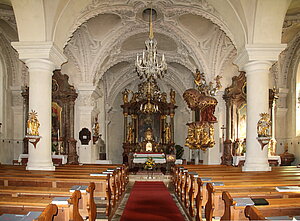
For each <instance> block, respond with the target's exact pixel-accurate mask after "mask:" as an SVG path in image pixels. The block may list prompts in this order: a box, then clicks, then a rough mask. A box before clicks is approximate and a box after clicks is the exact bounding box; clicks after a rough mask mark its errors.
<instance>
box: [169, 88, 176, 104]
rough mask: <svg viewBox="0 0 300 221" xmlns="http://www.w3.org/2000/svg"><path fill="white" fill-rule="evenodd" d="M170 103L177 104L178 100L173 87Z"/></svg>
mask: <svg viewBox="0 0 300 221" xmlns="http://www.w3.org/2000/svg"><path fill="white" fill-rule="evenodd" d="M170 103H171V104H175V103H176V100H175V91H174V90H173V89H172V88H171V90H170Z"/></svg>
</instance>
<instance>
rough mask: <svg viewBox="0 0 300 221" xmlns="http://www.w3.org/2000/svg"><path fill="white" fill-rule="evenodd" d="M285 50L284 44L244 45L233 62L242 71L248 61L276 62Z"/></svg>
mask: <svg viewBox="0 0 300 221" xmlns="http://www.w3.org/2000/svg"><path fill="white" fill-rule="evenodd" d="M285 48H286V44H246V45H245V48H244V49H243V50H242V52H241V53H240V54H239V55H238V57H237V58H236V59H235V61H234V62H235V64H237V65H238V66H239V68H240V69H243V68H244V66H245V65H246V64H247V63H248V62H250V61H277V60H278V55H279V54H280V53H281V52H282V51H283V50H284V49H285Z"/></svg>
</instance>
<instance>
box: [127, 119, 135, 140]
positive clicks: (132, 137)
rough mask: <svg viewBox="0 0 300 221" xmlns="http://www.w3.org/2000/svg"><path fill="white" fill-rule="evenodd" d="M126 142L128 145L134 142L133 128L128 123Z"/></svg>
mask: <svg viewBox="0 0 300 221" xmlns="http://www.w3.org/2000/svg"><path fill="white" fill-rule="evenodd" d="M127 142H128V143H133V142H134V134H133V127H132V124H131V123H129V125H128V134H127Z"/></svg>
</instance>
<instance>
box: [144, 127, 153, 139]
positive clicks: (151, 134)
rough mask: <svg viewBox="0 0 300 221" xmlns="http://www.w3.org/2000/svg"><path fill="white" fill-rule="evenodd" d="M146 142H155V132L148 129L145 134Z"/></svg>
mask: <svg viewBox="0 0 300 221" xmlns="http://www.w3.org/2000/svg"><path fill="white" fill-rule="evenodd" d="M145 140H146V141H153V132H152V129H151V128H148V129H147V130H146V132H145Z"/></svg>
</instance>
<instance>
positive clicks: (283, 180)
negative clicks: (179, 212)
mask: <svg viewBox="0 0 300 221" xmlns="http://www.w3.org/2000/svg"><path fill="white" fill-rule="evenodd" d="M173 173H174V176H173V182H174V186H175V192H176V195H177V197H178V198H179V200H180V202H181V204H182V205H183V206H184V207H185V208H186V211H187V212H188V214H189V216H190V218H191V219H195V220H202V214H203V213H204V214H205V218H206V220H212V218H213V217H221V220H245V219H246V220H247V219H248V218H249V217H248V218H247V217H246V216H245V207H246V206H243V205H242V206H238V205H239V204H237V202H236V199H237V198H238V199H240V198H250V197H251V198H264V199H266V200H267V201H268V202H269V205H268V206H263V205H261V206H256V208H258V209H259V210H265V213H264V214H266V215H272V214H276V216H277V215H278V214H280V213H272V211H274V210H276V209H278V208H279V207H278V206H279V205H281V204H282V205H283V204H284V205H287V206H285V207H286V209H280V210H282V211H283V210H284V211H283V212H282V214H289V216H291V215H293V216H297V215H300V200H299V198H300V192H292V191H291V192H278V191H277V190H276V187H279V186H300V179H299V178H300V176H299V175H300V169H299V168H297V167H273V168H272V171H269V172H256V171H254V172H242V171H241V168H239V167H231V166H222V165H185V166H184V167H182V166H175V167H174V168H173ZM203 208H205V210H204V211H203ZM281 208H284V207H281ZM290 208H293V209H290ZM267 209H268V211H269V212H266V211H267ZM248 210H249V209H248ZM249 211H250V210H249ZM251 211H252V210H251Z"/></svg>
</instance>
